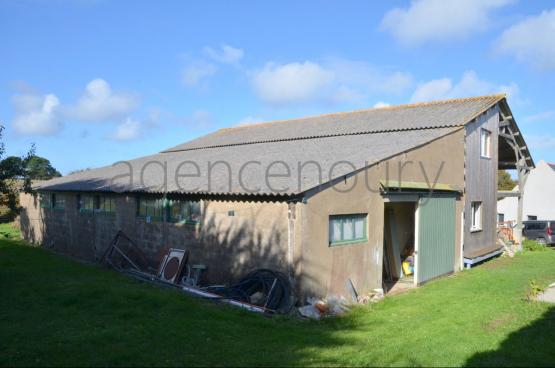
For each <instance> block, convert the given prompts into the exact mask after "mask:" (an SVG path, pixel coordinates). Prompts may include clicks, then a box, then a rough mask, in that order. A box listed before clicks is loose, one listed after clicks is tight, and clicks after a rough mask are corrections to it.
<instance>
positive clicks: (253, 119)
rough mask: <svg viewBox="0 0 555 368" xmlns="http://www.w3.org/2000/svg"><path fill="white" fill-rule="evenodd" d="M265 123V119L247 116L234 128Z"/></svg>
mask: <svg viewBox="0 0 555 368" xmlns="http://www.w3.org/2000/svg"><path fill="white" fill-rule="evenodd" d="M263 121H264V119H262V118H257V117H254V116H247V117H246V118H243V119H241V120H239V121H238V122H237V123H236V124H234V125H233V126H246V125H252V124H256V123H260V122H263Z"/></svg>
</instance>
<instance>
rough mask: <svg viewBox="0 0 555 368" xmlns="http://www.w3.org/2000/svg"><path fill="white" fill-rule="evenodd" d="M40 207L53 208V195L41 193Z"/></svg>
mask: <svg viewBox="0 0 555 368" xmlns="http://www.w3.org/2000/svg"><path fill="white" fill-rule="evenodd" d="M39 201H40V207H41V208H52V193H40V198H39Z"/></svg>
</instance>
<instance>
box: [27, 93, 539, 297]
mask: <svg viewBox="0 0 555 368" xmlns="http://www.w3.org/2000/svg"><path fill="white" fill-rule="evenodd" d="M533 166H534V162H533V161H532V158H531V156H530V154H529V153H528V152H527V151H526V144H525V142H524V139H523V137H522V135H521V134H520V131H519V129H518V127H517V125H516V123H515V120H514V118H513V117H512V113H511V111H510V109H509V106H508V104H507V101H506V98H505V95H492V96H482V97H473V98H464V99H454V100H446V101H436V102H429V103H418V104H409V105H400V106H391V107H384V108H376V109H369V110H361V111H353V112H345V113H336V114H328V115H320V116H313V117H306V118H300V119H293V120H286V121H276V122H268V123H260V124H254V125H249V126H239V127H234V128H227V129H220V130H218V131H216V132H214V133H211V134H208V135H205V136H202V137H200V138H197V139H195V140H192V141H189V142H186V143H183V144H181V145H178V146H176V147H172V148H169V149H167V150H164V151H162V152H160V153H157V154H154V155H151V156H146V157H142V158H137V159H132V160H129V161H124V162H118V163H115V164H114V165H112V166H108V167H103V168H98V169H92V170H87V171H84V172H80V173H76V174H72V175H69V176H65V177H62V178H57V179H53V180H50V181H47V182H44V183H42V184H40V185H39V186H38V187H37V188H35V189H37V191H38V193H39V195H38V196H37V195H35V196H31V195H24V194H23V195H22V198H21V203H22V205H23V208H24V209H23V211H22V214H21V227H22V230H23V233H24V236H25V238H26V239H27V240H29V241H32V242H35V243H38V244H42V245H43V246H47V247H51V248H53V249H55V250H56V251H59V252H63V253H66V254H68V255H71V256H76V257H80V258H84V259H88V260H95V259H98V258H99V257H100V256H101V254H102V253H103V252H104V250H105V249H106V247H107V246H108V245H109V244H110V242H111V240H112V238H113V237H114V235H115V234H116V233H117V232H118V231H120V230H121V231H123V232H124V233H125V234H126V235H127V236H128V237H129V238H131V239H132V240H133V241H134V242H135V243H136V244H138V246H139V247H140V248H141V249H142V251H143V252H144V254H146V255H147V257H148V260H149V262H150V263H151V264H152V266H153V267H157V265H158V263H159V262H160V259H161V256H162V254H163V250H165V249H167V248H168V247H172V248H183V249H187V250H189V252H190V257H189V260H190V262H192V263H194V264H202V265H204V266H205V267H206V271H205V274H204V276H203V277H204V279H203V283H205V284H210V283H225V282H229V281H232V280H236V279H237V278H238V277H239V276H241V275H244V274H245V273H247V272H248V271H251V270H252V269H255V268H262V267H264V268H270V269H274V270H278V271H282V272H284V273H286V274H287V275H288V276H289V277H290V279H291V281H293V283H294V285H295V289H296V291H297V294H298V296H299V297H300V298H301V299H302V298H306V297H307V296H311V295H314V296H326V295H347V294H348V293H349V292H350V291H352V287H354V289H355V290H356V291H357V292H358V293H359V294H361V293H366V292H368V291H371V290H373V289H376V288H382V287H384V288H385V289H387V290H388V289H390V288H391V287H392V286H393V285H394V284H395V283H396V282H397V281H398V280H404V281H405V282H408V283H410V284H413V285H418V284H421V283H423V282H426V281H428V280H431V279H433V278H436V277H439V276H441V275H445V274H449V273H452V272H455V271H457V270H460V269H461V268H462V267H463V266H464V263H465V262H467V263H473V262H475V261H477V260H482V259H485V258H487V257H489V256H492V255H495V254H497V252H498V251H499V248H500V247H499V245H498V243H497V238H496V218H497V170H498V169H499V168H504V169H505V168H512V169H518V170H519V172H520V173H521V175H522V177H525V176H526V173H527V172H528V171H529V170H530V169H531V168H532V167H533ZM405 266H406V268H405ZM410 266H412V268H411V267H410Z"/></svg>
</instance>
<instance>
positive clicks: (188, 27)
mask: <svg viewBox="0 0 555 368" xmlns="http://www.w3.org/2000/svg"><path fill="white" fill-rule="evenodd" d="M0 45H1V47H0V56H1V59H0V60H1V64H0V65H1V68H0V101H2V103H0V122H1V123H2V124H3V125H4V126H5V127H6V130H5V133H4V142H5V143H6V146H7V154H22V153H24V152H25V151H26V149H27V148H28V147H29V146H30V144H31V143H36V145H37V153H38V154H39V155H41V156H44V157H47V158H48V159H50V160H51V161H52V163H53V164H54V166H55V167H56V168H58V169H59V170H60V171H62V172H63V173H68V172H70V171H72V170H77V169H83V168H87V167H98V166H103V165H108V164H111V163H113V162H115V161H118V160H122V159H129V158H134V157H138V156H144V155H147V154H151V153H155V152H158V151H160V150H162V149H164V148H168V147H171V146H174V145H177V144H179V143H181V142H184V141H187V140H190V139H192V138H195V137H197V136H199V135H201V134H205V133H207V132H210V131H213V130H216V129H218V128H221V127H228V126H234V125H238V124H250V123H254V122H257V121H265V120H275V119H284V118H290V117H298V116H303V115H309V114H317V113H326V112H334V111H345V110H352V109H360V108H369V107H373V106H376V105H378V106H379V105H384V104H400V103H407V102H415V101H425V100H434V99H442V98H451V97H463V96H471V95H482V94H489V93H497V92H506V93H508V96H509V97H508V98H509V104H510V105H511V108H512V109H513V113H514V116H515V118H516V120H517V122H518V124H519V126H520V127H521V129H522V131H523V132H524V135H525V138H526V140H527V141H528V144H529V145H530V147H531V149H532V154H533V156H534V159H535V160H536V161H539V160H540V159H545V160H547V161H551V162H555V150H554V149H555V129H554V127H555V126H554V124H553V121H554V120H555V100H554V97H555V92H554V89H553V86H554V85H555V2H553V1H516V0H515V1H511V0H479V1H478V0H453V1H450V2H447V1H444V0H421V1H391V2H369V1H323V0H320V1H313V2H311V1H303V2H299V1H290V2H289V1H279V2H274V3H270V2H262V1H234V2H224V1H218V2H216V1H203V2H186V1H173V2H172V1H163V2H146V1H94V0H81V1H62V0H54V1H38V0H36V1H29V0H20V1H5V0H0Z"/></svg>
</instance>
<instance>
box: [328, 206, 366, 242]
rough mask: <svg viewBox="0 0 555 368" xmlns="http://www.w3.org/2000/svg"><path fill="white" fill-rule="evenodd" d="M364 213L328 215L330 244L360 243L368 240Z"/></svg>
mask: <svg viewBox="0 0 555 368" xmlns="http://www.w3.org/2000/svg"><path fill="white" fill-rule="evenodd" d="M366 219H367V215H366V214H352V215H332V216H330V217H329V244H330V246H334V245H342V244H351V243H360V242H364V241H366V240H368V237H367V234H366V232H367V230H366V228H367V225H366Z"/></svg>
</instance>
